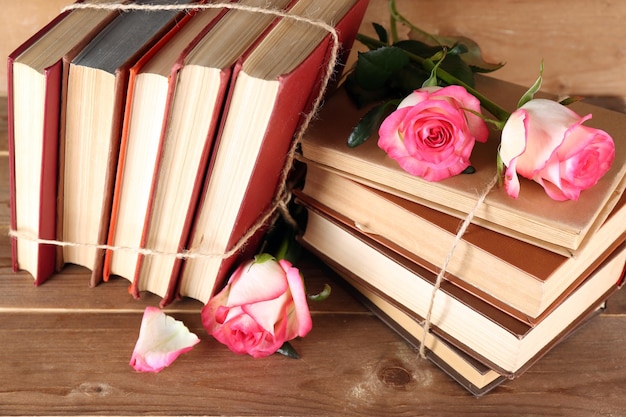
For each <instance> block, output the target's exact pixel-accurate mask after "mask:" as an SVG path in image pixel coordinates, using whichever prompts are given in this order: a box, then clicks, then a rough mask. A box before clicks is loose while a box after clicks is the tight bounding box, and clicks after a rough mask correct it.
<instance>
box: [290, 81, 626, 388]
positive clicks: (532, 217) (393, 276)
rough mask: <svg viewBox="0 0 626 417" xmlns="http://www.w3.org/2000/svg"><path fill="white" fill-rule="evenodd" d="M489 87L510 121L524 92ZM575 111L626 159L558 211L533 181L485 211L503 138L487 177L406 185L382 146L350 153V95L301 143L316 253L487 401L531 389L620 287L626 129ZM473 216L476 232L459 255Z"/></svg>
mask: <svg viewBox="0 0 626 417" xmlns="http://www.w3.org/2000/svg"><path fill="white" fill-rule="evenodd" d="M476 83H477V89H478V90H479V91H481V92H482V93H483V94H485V95H486V96H487V97H490V98H491V99H493V100H494V101H496V102H498V103H502V104H503V105H505V106H508V108H509V109H510V110H512V109H514V107H511V106H514V105H515V104H514V103H515V102H516V101H517V100H518V99H519V97H520V96H521V95H522V94H523V92H524V90H525V89H524V88H522V87H520V86H516V85H513V84H509V83H506V82H503V81H499V80H496V79H493V78H487V77H480V78H478V79H477V81H476ZM572 108H573V109H574V110H575V111H577V112H578V113H579V114H588V113H592V114H593V119H592V120H591V121H590V122H589V125H592V126H594V127H598V128H602V129H603V130H605V131H607V132H608V133H609V134H611V135H612V137H613V138H614V140H615V145H616V158H615V161H614V163H613V166H612V168H611V170H610V172H608V174H606V175H605V176H604V177H603V178H602V179H601V180H600V182H599V183H598V184H597V185H596V186H595V187H593V188H591V189H588V190H585V191H583V192H582V194H581V196H580V199H579V200H578V201H567V202H558V201H554V200H551V199H550V198H549V197H548V196H547V195H546V194H545V192H544V191H543V189H542V188H541V187H540V186H539V185H538V184H536V183H534V182H532V181H527V180H524V181H523V183H522V185H521V192H520V196H519V197H518V199H512V198H510V197H508V196H507V194H506V191H505V190H504V189H503V188H500V187H498V186H496V187H494V188H492V189H490V190H489V191H488V193H487V194H486V198H485V199H484V202H483V203H482V204H480V205H478V206H476V202H477V201H478V199H479V197H480V195H481V193H483V192H486V188H487V184H489V183H490V181H491V180H492V179H493V178H494V176H495V175H496V152H497V146H498V143H499V140H498V139H499V132H493V134H492V135H491V137H490V139H489V140H488V142H487V143H486V144H480V143H477V144H476V146H475V148H474V152H473V154H472V164H473V166H474V167H475V168H476V172H475V173H474V174H463V175H458V176H456V177H453V178H448V179H446V180H443V181H440V182H428V181H425V180H423V179H421V178H418V177H414V176H411V175H410V174H408V173H406V172H404V171H402V169H401V168H399V166H398V165H397V163H396V162H395V161H393V160H392V159H391V158H389V157H388V156H387V155H386V154H385V153H384V152H383V151H382V150H380V149H379V148H378V147H377V143H376V142H377V137H372V138H370V139H369V140H367V141H366V142H365V143H364V144H363V145H361V146H359V147H356V148H348V147H347V145H346V140H347V138H348V136H349V133H350V131H351V130H352V128H353V127H354V126H355V125H356V124H357V122H358V120H359V119H360V117H362V116H363V114H364V112H365V111H366V110H367V109H361V110H359V109H357V108H356V107H355V106H354V105H353V104H352V103H351V102H350V100H349V98H348V96H347V94H346V93H345V91H343V90H341V89H340V90H337V91H336V92H335V94H333V96H332V97H330V98H329V99H328V100H327V101H326V103H325V106H324V108H323V109H322V110H321V112H320V114H319V117H318V120H317V121H316V123H315V124H314V125H313V126H312V127H311V128H310V129H309V130H308V132H307V133H306V135H305V137H304V138H303V140H302V143H301V145H302V154H301V157H300V160H301V161H302V162H303V163H304V164H305V165H306V177H305V181H304V185H303V187H302V189H301V190H297V191H296V196H297V199H298V201H299V202H300V203H301V204H302V205H303V206H305V207H306V208H307V214H308V219H307V224H306V227H305V230H304V232H303V234H302V236H301V241H302V242H303V244H304V245H305V246H306V247H307V248H309V249H310V250H311V251H313V252H314V253H316V254H317V255H319V257H320V258H321V259H323V260H324V261H325V262H327V263H328V264H329V265H330V266H331V267H333V268H334V269H335V270H336V271H337V272H338V273H339V274H340V275H341V276H342V277H343V278H345V280H346V281H347V282H348V283H349V284H351V285H352V286H353V287H354V288H355V289H356V290H357V291H358V294H359V295H360V296H361V297H362V299H363V300H365V301H366V303H367V304H368V305H370V306H371V307H372V309H373V310H374V311H375V312H376V313H378V314H379V315H380V316H381V317H382V318H383V319H384V320H385V321H386V322H387V323H389V324H390V325H391V326H392V327H394V328H395V329H396V330H398V331H399V332H400V333H401V334H402V335H403V336H405V337H406V338H407V339H408V340H409V341H411V342H412V343H415V344H416V345H419V344H420V343H423V344H424V345H423V348H424V349H423V351H425V352H427V357H429V358H431V359H432V360H433V361H434V362H435V363H437V364H438V365H440V366H441V367H442V368H443V369H444V370H445V371H446V372H448V373H449V374H450V375H452V376H453V377H454V378H455V379H457V381H459V382H460V383H461V384H462V385H463V386H464V387H466V388H467V389H468V390H469V391H470V392H472V393H473V394H475V395H482V394H484V393H485V392H488V391H489V390H490V389H493V388H494V387H495V386H497V385H499V384H500V383H502V381H505V380H507V379H512V378H515V377H518V376H519V375H521V374H522V373H523V372H524V371H525V370H527V369H528V367H529V366H531V365H532V364H533V363H534V362H535V361H536V360H538V359H539V358H540V357H541V356H542V355H544V354H545V353H546V352H547V351H548V350H550V349H551V348H552V347H554V346H555V345H556V344H557V343H558V342H559V341H560V340H562V339H563V338H564V337H566V336H567V335H568V334H569V333H570V332H571V331H572V330H574V329H576V328H577V327H578V326H579V325H580V323H581V322H582V321H583V320H585V318H587V317H590V315H592V314H593V313H594V312H596V311H598V309H600V308H601V307H602V306H603V305H604V302H605V301H606V299H607V297H608V296H609V295H610V294H611V293H612V292H613V291H615V290H616V289H617V288H619V287H620V286H621V283H622V279H623V274H624V263H625V260H626V248H625V246H626V244H625V243H624V242H625V240H626V196H625V195H624V188H625V186H626V180H625V174H626V137H625V136H624V132H625V131H626V115H624V114H620V113H616V112H612V111H610V110H606V109H603V108H599V107H595V106H591V105H588V104H585V103H576V104H575V105H572ZM472 210H474V212H475V217H474V220H473V221H472V224H470V226H469V227H468V229H467V230H466V231H465V233H463V234H462V236H461V238H460V240H459V241H458V244H456V246H455V250H454V251H452V252H451V249H452V248H453V244H454V243H455V239H457V233H458V230H459V227H460V226H461V223H462V221H463V220H464V219H465V218H466V217H467V214H468V213H469V212H470V211H472ZM450 254H451V258H450V259H449V262H447V266H446V268H445V270H444V272H443V277H444V279H443V281H442V283H441V286H440V288H438V289H436V288H435V283H436V279H437V277H438V276H439V275H440V274H441V273H442V272H441V271H442V267H443V265H446V263H445V261H446V258H447V257H448V256H449V255H450ZM435 290H436V291H435ZM433 294H434V296H433ZM433 297H434V298H433ZM426 317H430V321H429V326H428V327H427V326H424V321H425V319H426ZM426 328H429V330H430V331H428V332H427V334H424V333H425V330H424V329H426Z"/></svg>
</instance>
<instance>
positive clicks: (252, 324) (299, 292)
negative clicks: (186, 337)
mask: <svg viewBox="0 0 626 417" xmlns="http://www.w3.org/2000/svg"><path fill="white" fill-rule="evenodd" d="M202 324H203V325H204V327H205V328H206V329H207V331H208V333H209V334H211V335H213V337H215V338H216V339H217V340H218V341H219V342H221V343H223V344H225V345H226V346H228V348H229V349H230V350H232V351H233V352H235V353H242V354H243V353H247V354H249V355H252V356H253V357H255V358H259V357H263V356H268V355H271V354H273V353H275V352H276V351H277V350H278V349H279V348H280V347H281V346H282V345H283V343H284V342H286V341H288V340H291V339H293V338H295V337H297V336H305V335H306V334H307V333H308V332H309V331H310V330H311V327H312V322H311V315H310V313H309V307H308V305H307V299H306V294H305V290H304V283H303V281H302V277H301V276H300V272H299V271H298V269H297V268H294V267H293V266H292V265H291V263H289V262H288V261H285V260H281V261H276V260H275V259H274V258H273V257H272V256H270V255H267V254H262V255H257V256H256V257H255V259H254V260H250V261H248V262H246V263H244V264H242V265H240V266H239V268H237V270H236V271H235V272H234V273H233V274H232V276H231V277H230V280H229V281H228V284H227V285H226V287H225V288H224V289H223V290H222V291H221V292H220V293H219V294H217V295H215V296H214V297H213V298H211V299H210V300H209V302H208V303H207V304H206V305H205V306H204V308H203V309H202Z"/></svg>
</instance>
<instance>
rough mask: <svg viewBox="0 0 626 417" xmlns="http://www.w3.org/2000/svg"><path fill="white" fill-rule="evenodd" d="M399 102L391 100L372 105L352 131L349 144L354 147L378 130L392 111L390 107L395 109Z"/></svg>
mask: <svg viewBox="0 0 626 417" xmlns="http://www.w3.org/2000/svg"><path fill="white" fill-rule="evenodd" d="M399 103H400V101H399V100H390V101H386V102H384V103H381V104H379V105H378V106H375V107H372V108H371V109H370V110H369V111H368V112H367V113H365V115H364V116H363V117H362V118H361V120H359V123H357V125H356V126H355V127H354V129H353V130H352V132H351V133H350V136H349V137H348V142H347V144H348V146H349V147H351V148H354V147H357V146H359V145H361V144H363V142H365V141H366V140H367V139H368V138H369V137H370V136H372V135H373V134H374V132H375V131H376V130H378V126H379V125H380V122H381V121H382V120H383V118H385V117H386V116H387V115H388V114H389V113H390V109H395V108H396V107H398V104H399Z"/></svg>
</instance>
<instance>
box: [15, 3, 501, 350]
mask: <svg viewBox="0 0 626 417" xmlns="http://www.w3.org/2000/svg"><path fill="white" fill-rule="evenodd" d="M216 8H228V9H237V10H243V11H248V12H251V13H262V14H270V15H274V16H276V17H280V18H285V19H291V20H295V21H298V22H304V23H308V24H311V25H314V26H317V27H319V28H321V29H323V30H325V31H327V32H328V33H329V34H330V36H331V38H332V46H331V50H330V55H329V60H328V65H327V67H326V71H325V73H324V76H323V78H322V80H321V81H322V82H321V84H320V89H319V92H318V94H317V96H316V98H315V100H313V103H312V105H311V110H310V111H309V112H308V113H307V114H306V117H305V118H304V119H303V121H302V123H301V125H300V127H299V128H298V131H297V132H296V134H295V136H294V139H293V141H292V145H291V147H290V149H289V151H288V153H287V155H286V159H285V164H284V167H283V170H282V171H281V175H280V179H279V184H278V190H277V191H276V194H275V196H274V199H273V202H272V205H271V206H270V208H269V209H268V210H267V211H266V212H265V213H262V214H261V215H260V216H259V218H258V219H257V221H256V222H255V223H254V225H253V226H252V227H251V228H250V229H249V230H248V231H247V232H246V233H245V234H244V235H243V236H242V237H241V238H240V239H239V241H238V242H237V243H236V244H235V245H234V246H233V247H232V248H231V249H230V250H228V251H226V252H224V253H205V252H200V251H194V250H184V251H182V252H177V253H173V252H166V251H159V250H154V249H150V248H137V247H129V246H118V245H108V244H94V243H83V242H80V243H79V242H68V241H62V240H55V239H40V238H38V237H36V236H33V235H31V234H28V233H24V232H19V231H17V230H13V229H11V230H9V236H10V237H12V238H18V239H25V240H28V241H32V242H35V243H39V244H47V245H55V246H60V247H87V248H94V249H103V250H110V251H128V252H133V253H136V254H140V255H144V256H175V257H176V258H179V259H195V258H209V257H219V258H221V259H227V258H229V257H231V256H233V255H234V254H236V253H237V252H238V251H239V250H241V249H242V248H243V247H244V246H245V245H246V243H247V242H248V241H249V240H250V239H251V238H252V236H254V235H255V233H256V232H257V231H259V230H260V229H261V228H262V227H263V226H264V225H265V224H266V223H267V222H268V221H269V220H270V219H271V218H272V217H273V216H274V215H275V214H276V213H277V212H280V214H281V215H282V216H283V218H284V219H285V220H286V221H287V222H288V223H290V224H291V225H292V226H294V227H297V225H296V222H295V220H294V219H293V218H292V217H291V215H290V213H289V210H288V207H287V204H288V202H289V201H290V200H291V191H290V190H289V188H288V186H287V180H288V177H289V173H290V171H291V168H292V166H293V163H294V160H295V158H296V153H297V149H298V145H299V143H300V141H301V139H302V137H303V136H304V134H305V132H306V131H307V129H308V127H309V125H310V123H311V121H312V120H313V119H314V118H315V116H316V115H317V112H318V111H319V109H320V107H321V105H322V101H323V99H324V94H325V92H326V88H327V87H328V84H329V83H330V81H331V79H332V77H333V75H334V71H335V66H336V64H337V59H338V55H339V49H340V47H341V45H340V43H339V37H338V35H337V31H336V29H335V28H334V27H333V26H331V25H329V24H327V23H326V22H324V21H321V20H317V19H310V18H307V17H304V16H298V15H293V14H289V13H288V12H286V11H283V10H278V9H271V8H262V7H256V6H249V5H245V4H239V3H209V4H194V5H180V4H167V5H152V4H116V3H99V4H93V3H73V4H71V5H68V6H66V7H64V8H63V9H62V12H65V11H70V10H76V9H99V10H111V11H114V10H118V11H122V12H127V11H131V10H142V11H163V10H180V11H185V10H199V9H216ZM497 180H498V176H497V175H496V176H495V177H494V178H493V179H492V180H491V181H490V182H489V184H488V185H487V187H486V188H485V189H484V190H483V192H482V193H481V194H480V195H479V197H478V199H477V201H476V203H475V205H474V207H473V208H472V210H471V211H470V212H469V213H468V215H467V216H466V218H465V220H464V221H463V222H462V223H461V226H460V227H459V230H458V231H457V234H456V236H455V239H454V242H453V243H452V246H451V248H450V250H449V252H448V254H447V256H446V258H445V260H444V262H443V265H442V266H441V269H440V271H439V274H438V275H437V278H436V280H435V284H434V286H433V290H432V292H431V297H430V302H429V306H428V310H427V314H426V316H425V318H424V322H423V325H422V327H423V334H422V339H421V341H420V348H419V356H420V357H421V358H426V346H425V345H426V337H427V335H428V333H429V331H430V327H431V316H432V311H433V307H434V304H435V297H436V295H437V292H438V291H439V289H440V287H441V283H442V281H443V279H444V276H445V273H446V268H447V266H448V263H449V262H450V260H451V259H452V256H453V254H454V251H455V249H456V247H457V245H458V243H459V242H460V241H461V239H462V237H463V235H464V234H465V232H466V230H467V228H468V227H469V225H470V224H471V221H472V219H473V218H474V215H475V214H476V212H477V210H478V208H479V206H480V205H481V204H482V203H483V201H484V200H485V198H486V196H487V194H488V193H489V191H491V189H492V188H493V187H494V186H495V184H496V183H497Z"/></svg>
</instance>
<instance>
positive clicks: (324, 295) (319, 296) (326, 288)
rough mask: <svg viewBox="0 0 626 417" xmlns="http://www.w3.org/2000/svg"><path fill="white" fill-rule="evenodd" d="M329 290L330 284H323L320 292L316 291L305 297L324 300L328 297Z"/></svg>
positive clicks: (330, 289)
mask: <svg viewBox="0 0 626 417" xmlns="http://www.w3.org/2000/svg"><path fill="white" fill-rule="evenodd" d="M331 291H332V288H331V287H330V285H328V284H324V289H323V290H322V292H320V293H317V294H312V295H307V298H308V299H309V300H311V301H324V300H326V299H327V298H328V297H330V293H331Z"/></svg>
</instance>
